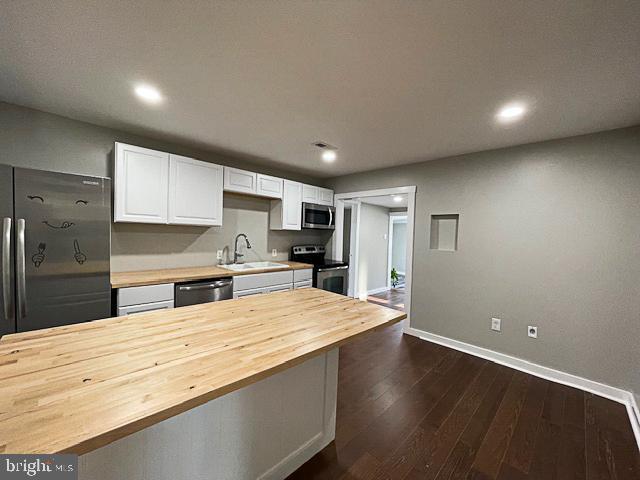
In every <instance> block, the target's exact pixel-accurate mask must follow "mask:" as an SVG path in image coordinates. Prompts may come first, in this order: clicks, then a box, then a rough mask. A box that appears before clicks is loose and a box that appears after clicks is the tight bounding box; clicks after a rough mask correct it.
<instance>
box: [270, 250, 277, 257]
mask: <svg viewBox="0 0 640 480" xmlns="http://www.w3.org/2000/svg"><path fill="white" fill-rule="evenodd" d="M271 256H272V257H277V256H278V249H277V248H274V249H273V250H271Z"/></svg>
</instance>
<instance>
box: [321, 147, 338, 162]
mask: <svg viewBox="0 0 640 480" xmlns="http://www.w3.org/2000/svg"><path fill="white" fill-rule="evenodd" d="M335 159H336V152H335V150H324V151H323V152H322V160H324V161H325V162H329V163H331V162H333V161H335Z"/></svg>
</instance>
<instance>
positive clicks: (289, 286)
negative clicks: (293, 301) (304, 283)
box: [267, 283, 293, 293]
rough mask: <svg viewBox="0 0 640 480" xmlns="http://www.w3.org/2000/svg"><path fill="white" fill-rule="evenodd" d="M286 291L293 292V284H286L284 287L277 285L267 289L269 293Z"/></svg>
mask: <svg viewBox="0 0 640 480" xmlns="http://www.w3.org/2000/svg"><path fill="white" fill-rule="evenodd" d="M285 290H293V283H286V284H284V285H276V286H274V287H267V292H269V293H273V292H284V291H285Z"/></svg>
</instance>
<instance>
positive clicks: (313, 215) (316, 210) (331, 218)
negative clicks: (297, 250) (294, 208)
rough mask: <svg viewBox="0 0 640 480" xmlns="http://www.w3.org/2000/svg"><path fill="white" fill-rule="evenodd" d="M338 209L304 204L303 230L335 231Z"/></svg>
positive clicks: (315, 204)
mask: <svg viewBox="0 0 640 480" xmlns="http://www.w3.org/2000/svg"><path fill="white" fill-rule="evenodd" d="M335 213H336V208H335V207H331V206H329V205H318V204H317V203H303V204H302V228H320V229H324V230H334V229H335V228H336V224H335V216H336V215H335Z"/></svg>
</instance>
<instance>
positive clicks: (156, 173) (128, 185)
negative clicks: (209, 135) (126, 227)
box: [114, 143, 169, 223]
mask: <svg viewBox="0 0 640 480" xmlns="http://www.w3.org/2000/svg"><path fill="white" fill-rule="evenodd" d="M114 179H115V180H114V220H115V221H116V222H136V223H167V214H168V210H167V202H168V195H167V192H168V188H169V154H168V153H164V152H158V151H156V150H150V149H148V148H142V147H135V146H133V145H126V144H124V143H116V152H115V175H114Z"/></svg>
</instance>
